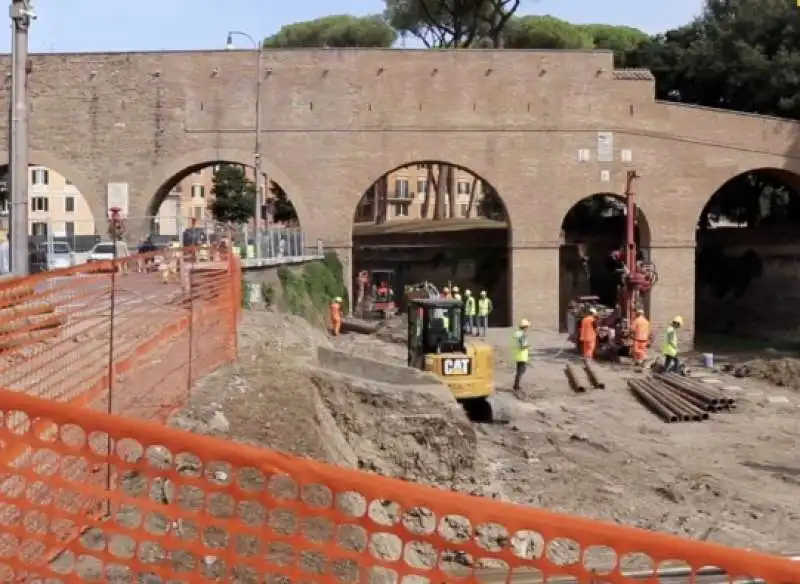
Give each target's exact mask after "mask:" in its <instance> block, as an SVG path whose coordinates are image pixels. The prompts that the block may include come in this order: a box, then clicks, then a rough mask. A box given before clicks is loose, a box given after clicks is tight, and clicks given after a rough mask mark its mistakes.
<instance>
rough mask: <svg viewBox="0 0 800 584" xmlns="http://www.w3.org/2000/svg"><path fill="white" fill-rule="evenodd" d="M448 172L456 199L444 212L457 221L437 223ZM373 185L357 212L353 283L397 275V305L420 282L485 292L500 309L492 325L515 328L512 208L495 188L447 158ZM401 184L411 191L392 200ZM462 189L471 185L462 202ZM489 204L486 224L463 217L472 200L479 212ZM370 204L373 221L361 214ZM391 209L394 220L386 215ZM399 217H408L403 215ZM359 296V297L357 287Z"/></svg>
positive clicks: (399, 167)
mask: <svg viewBox="0 0 800 584" xmlns="http://www.w3.org/2000/svg"><path fill="white" fill-rule="evenodd" d="M446 168H450V169H453V171H454V172H453V174H452V176H451V177H450V179H449V180H450V181H451V186H452V190H450V189H448V193H450V194H452V195H453V197H452V198H449V197H448V198H447V200H446V202H445V207H446V209H448V210H451V211H455V214H451V213H449V212H448V213H446V214H445V213H444V209H442V211H443V215H444V216H443V217H440V218H437V219H435V218H434V207H435V199H436V192H435V191H436V189H435V188H434V187H433V183H435V182H437V181H439V180H440V177H441V174H442V173H444V172H446V171H445V170H444V169H446ZM431 176H432V177H433V182H431V181H430V178H431ZM371 178H372V180H373V182H372V183H371V184H369V185H368V186H367V188H366V189H365V190H363V191H361V195H360V200H359V202H358V203H357V204H356V205H354V207H353V214H352V221H353V224H354V227H353V263H354V266H355V270H354V276H355V275H356V274H357V273H358V271H360V270H362V269H365V270H376V269H386V268H389V269H392V270H394V272H395V280H396V281H395V294H396V297H402V296H403V288H404V286H405V285H407V284H412V283H415V282H419V281H432V282H434V283H435V284H437V285H438V286H439V287H442V286H443V285H446V284H447V283H448V282H453V283H454V284H457V285H458V286H459V287H461V288H462V289H472V290H473V291H475V293H477V292H478V290H481V289H486V290H487V291H488V293H489V294H490V296H491V297H492V300H493V303H494V305H495V309H496V310H495V316H494V317H493V318H492V319H491V325H492V326H507V325H508V324H510V320H511V313H512V309H513V302H512V299H511V296H512V289H513V288H512V281H511V280H512V271H511V265H512V262H511V248H510V243H511V237H510V233H511V221H510V213H509V210H508V207H507V204H506V201H505V200H504V198H503V196H502V193H500V192H498V191H497V188H496V186H495V185H494V184H493V183H492V182H491V181H489V180H487V179H486V178H485V177H484V176H483V175H481V174H479V173H477V172H475V171H474V170H473V169H472V168H470V167H468V166H465V165H462V164H459V163H455V162H453V161H451V160H448V159H443V158H442V157H433V158H427V159H411V160H408V159H406V160H403V161H402V162H400V163H399V164H396V165H395V166H392V167H389V169H388V170H387V169H384V170H383V171H382V172H381V173H380V174H379V175H375V176H373V177H371ZM396 180H397V181H402V180H406V181H407V182H406V183H403V184H405V186H407V190H404V191H403V193H402V195H403V196H394V195H397V194H399V193H395V192H394V191H395V187H394V185H393V184H387V182H391V181H396ZM445 180H447V179H445ZM419 181H425V183H426V185H427V188H425V191H422V192H420V191H419V189H421V188H423V187H420V186H418V184H419ZM464 182H468V184H469V187H468V188H469V191H468V192H462V193H461V194H462V195H463V198H464V201H463V202H462V201H461V200H459V199H458V195H459V193H458V191H457V190H456V189H457V187H456V183H464ZM362 188H363V187H362ZM426 191H427V192H428V198H429V201H430V208H429V212H428V213H427V215H426V216H420V213H421V211H422V210H423V205H424V203H423V200H424V199H425V192H426ZM483 193H487V194H486V195H483ZM386 195H389V196H388V197H386ZM484 196H485V197H486V198H485V199H484V200H486V201H488V203H487V204H485V205H483V206H482V209H483V211H484V213H488V216H478V214H477V213H475V212H474V211H473V212H469V211H468V215H466V216H465V215H464V209H463V207H462V204H465V203H466V202H467V201H469V200H470V198H471V199H472V200H473V206H472V207H471V210H474V209H476V208H477V206H478V201H480V200H481V199H482V198H484ZM365 201H366V202H368V205H369V209H371V211H373V212H374V213H373V214H372V215H370V214H369V212H367V213H366V214H365V213H363V212H361V213H360V212H359V211H362V210H363V207H364V205H365ZM387 206H388V207H389V208H394V209H395V212H394V213H389V214H387V213H386V212H385V211H386V207H387ZM379 207H380V208H381V210H380V211H379V210H378V209H379ZM399 209H406V210H408V212H407V213H397V210H399ZM374 215H380V216H381V220H379V221H374V220H373V216H374ZM389 215H391V218H389ZM384 219H385V220H384ZM437 226H438V227H437ZM478 234H479V235H478ZM354 289H355V290H356V291H357V290H358V286H357V283H356V286H355V287H354ZM356 296H358V294H357V293H356ZM354 300H356V301H357V299H355V298H354ZM402 308H403V307H402V306H401V309H402Z"/></svg>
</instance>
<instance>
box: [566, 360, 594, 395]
mask: <svg viewBox="0 0 800 584" xmlns="http://www.w3.org/2000/svg"><path fill="white" fill-rule="evenodd" d="M564 373H566V375H567V381H569V385H570V387H572V391H574V392H575V393H586V391H588V390H590V389H592V380H591V379H590V378H589V375H588V374H587V372H586V370H584V369H583V368H582V367H577V366H576V365H571V364H568V365H567V366H566V367H564Z"/></svg>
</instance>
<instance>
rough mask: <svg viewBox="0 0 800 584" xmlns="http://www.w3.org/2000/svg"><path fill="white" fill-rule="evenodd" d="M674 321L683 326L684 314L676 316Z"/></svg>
mask: <svg viewBox="0 0 800 584" xmlns="http://www.w3.org/2000/svg"><path fill="white" fill-rule="evenodd" d="M672 322H674V323H675V324H677V325H678V326H683V317H682V316H676V317H675V318H673V319H672Z"/></svg>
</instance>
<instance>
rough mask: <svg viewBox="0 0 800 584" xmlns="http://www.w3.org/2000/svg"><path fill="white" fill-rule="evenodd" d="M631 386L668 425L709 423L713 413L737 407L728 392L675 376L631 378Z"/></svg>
mask: <svg viewBox="0 0 800 584" xmlns="http://www.w3.org/2000/svg"><path fill="white" fill-rule="evenodd" d="M628 387H630V389H631V391H632V392H633V394H634V395H635V396H636V397H637V398H638V399H639V401H641V402H642V403H643V404H644V405H645V406H646V407H647V408H649V409H650V410H651V411H652V412H653V413H655V414H656V415H657V416H659V417H660V418H661V419H662V420H664V421H665V422H667V423H668V424H673V423H675V422H701V421H703V420H707V419H708V418H709V414H710V413H713V412H721V411H726V410H731V409H732V408H734V407H736V400H735V399H734V398H732V397H731V396H730V395H728V394H726V393H725V392H723V391H721V390H719V389H715V388H710V387H705V386H704V385H703V384H702V383H700V382H698V381H695V380H692V379H687V378H685V377H681V376H679V375H675V374H674V373H667V374H663V373H657V374H654V375H653V376H652V377H649V378H638V379H629V380H628Z"/></svg>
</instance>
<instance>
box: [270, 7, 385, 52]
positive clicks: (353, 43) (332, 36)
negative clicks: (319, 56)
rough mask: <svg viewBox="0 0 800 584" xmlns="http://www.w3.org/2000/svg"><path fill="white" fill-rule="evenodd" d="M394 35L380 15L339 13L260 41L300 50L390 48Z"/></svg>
mask: <svg viewBox="0 0 800 584" xmlns="http://www.w3.org/2000/svg"><path fill="white" fill-rule="evenodd" d="M395 40H397V33H396V32H395V30H394V29H393V28H392V27H391V26H390V25H389V24H388V23H387V22H386V21H385V20H384V18H383V17H382V16H380V15H378V16H350V15H348V14H339V15H334V16H325V17H323V18H318V19H316V20H310V21H307V22H297V23H295V24H288V25H286V26H284V27H282V28H281V29H280V30H279V31H278V32H277V33H276V34H275V35H273V36H271V37H269V38H267V39H266V40H264V46H265V47H269V48H302V47H308V48H312V47H330V48H337V47H339V48H350V47H365V48H366V47H379V48H388V47H391V46H392V45H393V44H394V42H395Z"/></svg>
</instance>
